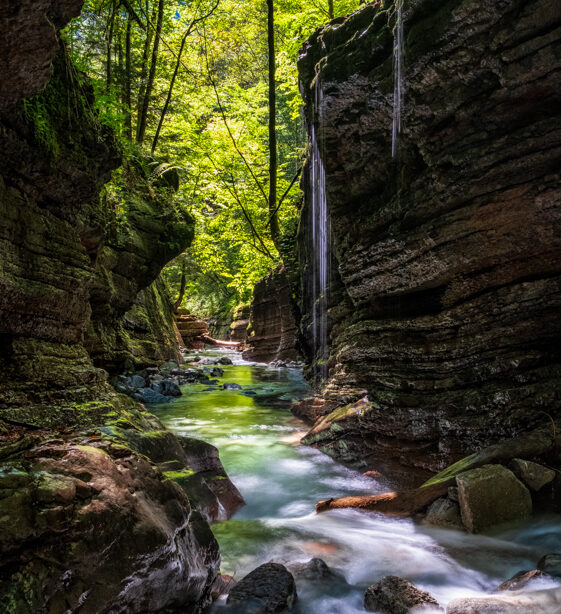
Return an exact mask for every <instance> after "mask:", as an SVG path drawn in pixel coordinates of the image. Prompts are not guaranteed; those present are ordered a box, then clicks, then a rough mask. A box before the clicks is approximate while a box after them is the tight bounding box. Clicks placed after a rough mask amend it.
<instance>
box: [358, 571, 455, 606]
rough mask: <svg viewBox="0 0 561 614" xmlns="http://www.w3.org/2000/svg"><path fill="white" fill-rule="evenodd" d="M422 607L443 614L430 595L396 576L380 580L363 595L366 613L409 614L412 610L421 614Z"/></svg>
mask: <svg viewBox="0 0 561 614" xmlns="http://www.w3.org/2000/svg"><path fill="white" fill-rule="evenodd" d="M424 606H426V607H427V608H428V607H430V609H431V611H433V612H434V611H440V612H444V610H443V609H442V608H441V607H440V605H439V603H438V601H436V599H435V598H434V597H432V595H430V594H429V593H427V592H425V591H421V590H419V589H418V588H416V587H415V586H413V584H411V582H409V581H408V580H405V579H404V578H399V577H397V576H386V577H385V578H382V579H381V580H380V581H379V582H376V584H372V585H371V586H369V587H368V589H367V590H366V593H365V594H364V608H365V610H366V611H367V612H382V614H409V613H410V612H412V611H413V609H414V611H415V612H417V611H418V612H421V611H422V608H423V607H424Z"/></svg>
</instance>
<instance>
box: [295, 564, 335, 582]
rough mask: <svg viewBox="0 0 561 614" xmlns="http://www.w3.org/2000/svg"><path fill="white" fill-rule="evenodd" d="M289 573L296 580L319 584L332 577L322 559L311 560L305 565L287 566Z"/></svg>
mask: <svg viewBox="0 0 561 614" xmlns="http://www.w3.org/2000/svg"><path fill="white" fill-rule="evenodd" d="M289 569H290V572H291V573H292V574H293V575H294V577H295V578H296V579H297V580H308V581H309V582H319V581H323V580H327V579H330V578H333V577H334V574H333V572H332V571H331V569H329V566H328V564H327V563H326V562H325V561H324V560H323V559H318V558H313V559H310V560H309V561H306V562H305V563H292V564H291V565H289Z"/></svg>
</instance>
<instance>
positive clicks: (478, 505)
mask: <svg viewBox="0 0 561 614" xmlns="http://www.w3.org/2000/svg"><path fill="white" fill-rule="evenodd" d="M456 483H457V485H458V496H459V501H460V510H461V516H462V522H463V524H464V526H465V527H466V529H467V530H468V531H469V532H470V533H479V532H481V531H484V530H486V529H488V528H490V527H493V526H495V525H498V524H501V523H504V522H511V521H517V520H525V519H526V518H529V517H530V516H531V514H532V498H531V496H530V493H529V491H528V489H527V488H526V487H525V486H524V484H522V482H520V480H518V478H517V477H516V476H515V475H514V474H513V473H512V471H509V470H508V469H507V468H506V467H503V466H502V465H483V467H479V468H478V469H472V470H470V471H466V472H465V473H461V474H460V475H458V476H456Z"/></svg>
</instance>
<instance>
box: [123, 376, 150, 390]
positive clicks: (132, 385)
mask: <svg viewBox="0 0 561 614" xmlns="http://www.w3.org/2000/svg"><path fill="white" fill-rule="evenodd" d="M124 384H125V386H126V387H127V388H128V389H129V390H138V389H139V388H144V387H145V386H146V380H145V379H144V378H143V377H142V376H141V375H131V376H130V377H127V378H126V380H125V381H124Z"/></svg>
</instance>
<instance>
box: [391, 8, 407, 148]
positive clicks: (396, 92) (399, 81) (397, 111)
mask: <svg viewBox="0 0 561 614" xmlns="http://www.w3.org/2000/svg"><path fill="white" fill-rule="evenodd" d="M402 63H403V0H397V1H396V25H395V31H394V44H393V66H394V74H393V83H394V85H393V121H392V158H394V157H395V156H396V154H397V146H398V137H399V134H400V133H401V111H402V106H403V90H404V83H403V74H402Z"/></svg>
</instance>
